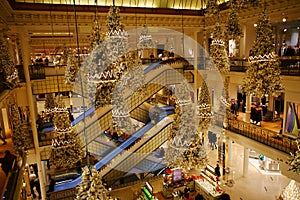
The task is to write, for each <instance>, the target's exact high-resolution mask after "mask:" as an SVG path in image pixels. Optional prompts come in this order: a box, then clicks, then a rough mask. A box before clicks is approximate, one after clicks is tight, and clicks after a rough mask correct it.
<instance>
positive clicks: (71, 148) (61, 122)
mask: <svg viewBox="0 0 300 200" xmlns="http://www.w3.org/2000/svg"><path fill="white" fill-rule="evenodd" d="M53 122H54V137H53V139H52V154H51V158H50V164H51V165H53V166H55V167H57V168H70V167H74V165H75V164H76V162H77V161H79V160H80V159H81V158H82V157H83V156H84V150H83V145H82V144H81V141H80V139H79V138H78V136H77V135H76V132H75V129H74V128H73V127H72V126H71V121H70V118H69V112H68V110H67V108H66V107H65V105H64V103H63V101H62V99H61V96H58V97H57V99H56V107H55V108H54V120H53Z"/></svg>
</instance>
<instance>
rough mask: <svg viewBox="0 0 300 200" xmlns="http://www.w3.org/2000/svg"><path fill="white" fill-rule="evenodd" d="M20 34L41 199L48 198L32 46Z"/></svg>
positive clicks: (23, 35)
mask: <svg viewBox="0 0 300 200" xmlns="http://www.w3.org/2000/svg"><path fill="white" fill-rule="evenodd" d="M20 32H22V33H21V34H19V36H20V39H21V49H22V53H23V55H22V57H23V68H24V75H25V80H26V92H27V98H28V103H29V111H30V121H31V129H32V134H33V142H34V149H35V158H36V162H37V167H38V176H39V182H40V188H41V196H42V197H41V199H42V200H45V199H46V190H45V179H44V174H43V171H42V169H43V168H42V164H41V155H40V147H39V141H38V132H37V128H36V116H35V107H34V104H33V95H32V89H31V82H30V76H29V70H28V66H29V65H30V63H31V62H30V51H29V49H30V46H29V38H28V37H27V36H26V35H25V34H24V32H23V31H21V30H20Z"/></svg>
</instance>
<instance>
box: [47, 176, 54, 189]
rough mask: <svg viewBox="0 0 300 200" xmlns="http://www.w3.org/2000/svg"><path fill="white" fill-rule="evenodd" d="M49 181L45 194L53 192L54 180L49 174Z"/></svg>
mask: <svg viewBox="0 0 300 200" xmlns="http://www.w3.org/2000/svg"><path fill="white" fill-rule="evenodd" d="M49 180H50V184H49V189H48V191H47V192H54V187H55V180H54V179H53V178H52V177H51V175H50V174H49Z"/></svg>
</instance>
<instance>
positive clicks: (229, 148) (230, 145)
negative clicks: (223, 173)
mask: <svg viewBox="0 0 300 200" xmlns="http://www.w3.org/2000/svg"><path fill="white" fill-rule="evenodd" d="M227 143H228V144H227V148H228V150H227V152H228V154H227V156H228V165H227V166H228V167H229V166H231V164H232V140H231V139H228V140H227Z"/></svg>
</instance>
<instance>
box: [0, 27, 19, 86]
mask: <svg viewBox="0 0 300 200" xmlns="http://www.w3.org/2000/svg"><path fill="white" fill-rule="evenodd" d="M0 69H3V72H4V75H5V79H6V81H5V83H6V84H7V86H8V87H9V88H15V87H17V86H18V83H19V77H18V71H17V69H16V68H15V65H14V63H13V62H12V60H11V58H10V55H9V49H8V43H7V40H6V39H5V37H4V35H3V33H1V34H0Z"/></svg>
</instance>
